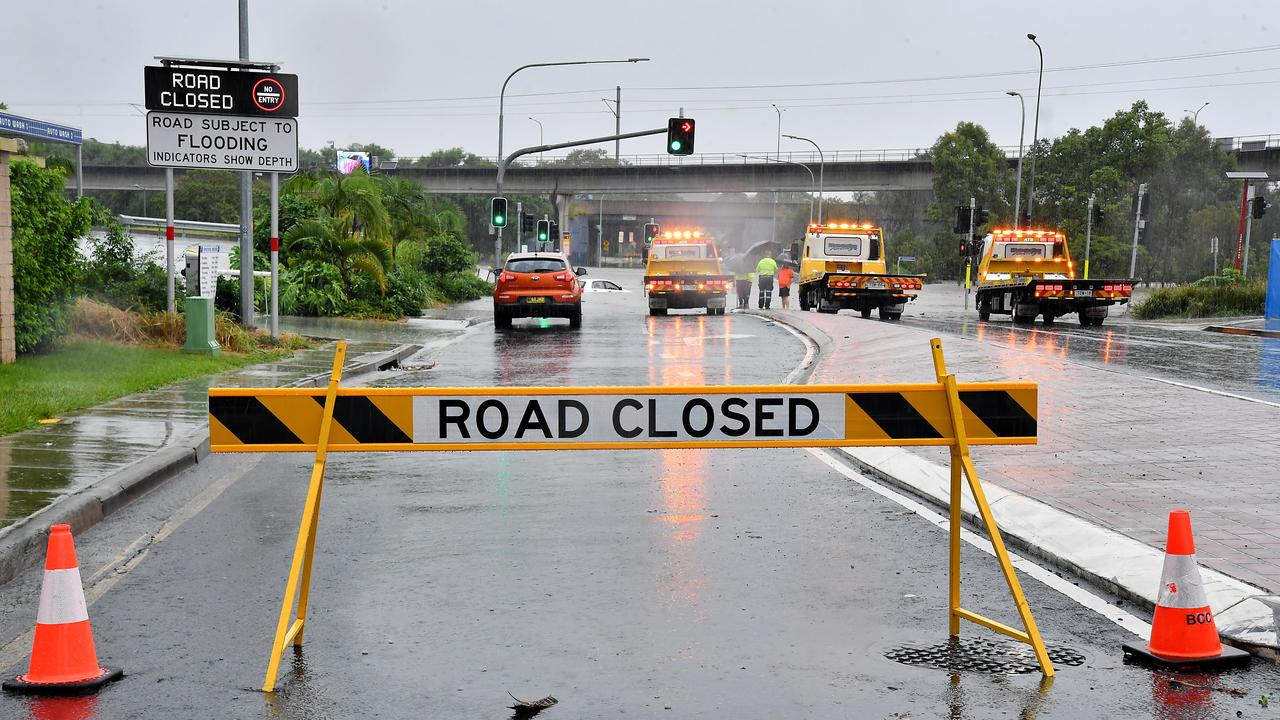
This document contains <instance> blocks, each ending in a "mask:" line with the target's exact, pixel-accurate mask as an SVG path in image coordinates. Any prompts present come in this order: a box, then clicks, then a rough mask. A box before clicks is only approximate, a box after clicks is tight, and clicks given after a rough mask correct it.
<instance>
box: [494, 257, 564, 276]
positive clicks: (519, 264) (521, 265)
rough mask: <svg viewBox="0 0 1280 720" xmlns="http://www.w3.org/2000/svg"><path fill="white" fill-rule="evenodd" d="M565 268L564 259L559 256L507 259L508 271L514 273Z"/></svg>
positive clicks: (541, 271)
mask: <svg viewBox="0 0 1280 720" xmlns="http://www.w3.org/2000/svg"><path fill="white" fill-rule="evenodd" d="M564 269H565V262H564V260H560V259H557V258H525V259H523V260H508V261H507V272H513V273H545V272H557V271H560V270H564Z"/></svg>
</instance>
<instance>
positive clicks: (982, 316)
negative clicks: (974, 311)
mask: <svg viewBox="0 0 1280 720" xmlns="http://www.w3.org/2000/svg"><path fill="white" fill-rule="evenodd" d="M978 319H979V320H981V321H983V322H986V321H988V320H990V319H991V311H990V310H983V309H982V308H978Z"/></svg>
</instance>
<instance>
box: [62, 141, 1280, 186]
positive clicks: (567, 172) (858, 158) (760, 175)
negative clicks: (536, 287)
mask: <svg viewBox="0 0 1280 720" xmlns="http://www.w3.org/2000/svg"><path fill="white" fill-rule="evenodd" d="M1219 143H1220V145H1221V146H1224V147H1226V146H1228V145H1229V146H1230V148H1231V152H1232V153H1233V154H1234V155H1235V156H1236V159H1237V162H1238V165H1239V168H1240V169H1241V170H1263V171H1266V172H1268V173H1270V174H1271V175H1272V177H1278V178H1280V135H1277V136H1265V139H1262V140H1248V139H1230V138H1222V139H1220V140H1219ZM924 152H925V151H917V150H872V151H832V152H827V153H826V160H825V163H821V170H822V175H823V187H824V189H825V190H826V191H827V192H855V191H889V190H916V191H919V190H931V189H932V187H933V161H932V160H931V159H930V158H929V157H928V156H927V155H926V154H923V153H924ZM781 159H782V160H784V161H786V162H771V161H765V160H762V159H760V158H759V157H758V156H755V155H745V156H744V155H739V154H729V153H725V154H719V155H712V154H707V155H692V156H689V157H675V156H670V155H641V156H630V157H627V158H624V162H625V163H626V164H623V165H621V166H614V165H609V166H563V165H555V164H550V163H547V164H541V165H528V166H519V167H514V168H511V169H510V170H508V171H507V174H506V177H505V179H504V185H505V189H506V191H507V193H508V194H511V195H517V194H539V195H553V196H554V195H560V196H568V195H593V196H598V195H628V194H676V193H744V192H745V193H752V192H775V191H776V192H811V191H814V190H816V187H815V185H814V182H813V179H812V178H811V176H810V174H809V170H806V169H805V167H803V166H807V167H808V168H809V169H811V170H813V171H814V172H815V173H817V172H818V171H819V169H820V168H819V166H820V159H819V157H818V156H817V155H816V154H810V153H784V154H783V155H782V156H781ZM1009 163H1010V166H1011V167H1012V166H1016V164H1017V158H1016V154H1015V156H1011V157H1009ZM389 165H390V163H388V164H387V166H385V167H384V168H382V169H381V170H380V172H383V173H385V174H387V175H395V176H399V177H405V178H409V179H411V180H413V181H415V182H417V183H419V184H420V185H422V187H423V188H424V189H426V190H427V191H428V192H433V193H444V194H478V195H489V194H492V193H493V190H494V182H495V173H496V171H495V170H494V168H491V167H448V168H427V167H413V166H412V165H411V164H410V163H409V160H408V159H403V158H402V159H399V162H398V163H397V167H395V169H391V168H390V167H389ZM802 165H803V166H802ZM174 174H175V176H178V177H180V176H181V175H182V171H180V170H179V171H175V173H174ZM73 183H74V178H69V179H68V187H71V186H72V185H73ZM84 187H85V189H86V190H126V191H127V190H137V189H139V188H140V187H141V188H144V189H148V190H159V189H163V188H164V170H163V169H162V168H153V167H145V166H143V167H124V166H97V167H95V166H86V167H85V168H84Z"/></svg>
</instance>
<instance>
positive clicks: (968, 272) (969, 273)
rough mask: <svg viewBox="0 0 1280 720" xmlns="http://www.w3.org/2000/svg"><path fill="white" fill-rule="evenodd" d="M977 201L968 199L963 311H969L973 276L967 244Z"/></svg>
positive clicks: (971, 255)
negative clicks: (971, 278) (970, 286)
mask: <svg viewBox="0 0 1280 720" xmlns="http://www.w3.org/2000/svg"><path fill="white" fill-rule="evenodd" d="M977 211H978V199H977V198H969V236H968V237H967V238H965V240H964V248H965V253H964V309H965V310H968V309H969V284H970V282H969V278H970V277H971V276H972V274H973V253H971V252H969V244H970V243H972V242H973V221H974V215H977V214H978V213H977Z"/></svg>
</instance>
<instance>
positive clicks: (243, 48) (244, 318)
mask: <svg viewBox="0 0 1280 720" xmlns="http://www.w3.org/2000/svg"><path fill="white" fill-rule="evenodd" d="M240 59H241V60H248V59H249V0H240ZM240 324H241V325H243V326H244V327H246V328H252V327H253V326H254V321H253V171H252V170H245V171H244V172H242V173H241V174H240Z"/></svg>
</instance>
